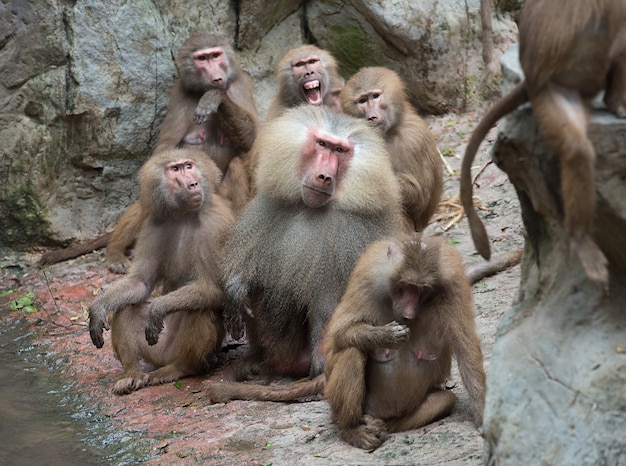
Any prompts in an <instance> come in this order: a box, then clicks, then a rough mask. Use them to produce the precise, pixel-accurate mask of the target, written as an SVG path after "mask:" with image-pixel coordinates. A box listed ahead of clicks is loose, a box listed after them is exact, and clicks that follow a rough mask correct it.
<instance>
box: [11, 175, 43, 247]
mask: <svg viewBox="0 0 626 466" xmlns="http://www.w3.org/2000/svg"><path fill="white" fill-rule="evenodd" d="M50 235H51V231H50V223H49V222H48V220H47V219H46V218H45V216H44V215H43V209H42V206H41V205H40V204H39V201H38V199H37V196H36V195H35V193H34V191H33V187H32V185H31V184H30V183H25V184H24V185H22V186H21V187H20V188H19V189H17V190H14V191H11V192H7V193H5V196H4V198H3V199H2V202H1V203H0V245H5V246H11V247H16V248H20V247H27V246H30V245H32V244H41V243H42V242H49V238H50Z"/></svg>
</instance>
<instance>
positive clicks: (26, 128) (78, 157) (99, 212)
mask: <svg viewBox="0 0 626 466" xmlns="http://www.w3.org/2000/svg"><path fill="white" fill-rule="evenodd" d="M478 5H479V0H468V1H466V2H460V3H459V2H458V1H457V0H440V1H438V2H431V1H430V0H418V1H415V2H396V1H393V2H382V1H377V2H364V1H361V0H354V1H350V2H337V1H328V0H310V1H307V2H304V1H302V0H284V1H279V2H273V3H271V2H270V3H268V2H262V1H259V0H242V1H240V2H199V3H198V2H180V1H162V0H158V1H155V0H137V1H134V2H126V1H123V0H111V1H108V2H101V1H96V0H79V1H74V2H64V3H62V4H60V3H59V2H54V1H51V0H31V1H28V2H26V1H23V0H0V140H1V141H2V146H1V147H0V154H1V155H2V158H1V161H0V177H1V179H2V184H1V187H0V246H13V247H23V248H27V247H32V246H52V245H60V244H64V243H67V242H70V241H75V240H85V239H89V238H93V237H95V236H97V235H98V234H100V233H102V232H104V231H106V230H109V229H111V228H112V226H113V225H114V224H115V222H116V220H117V219H118V218H119V216H120V214H121V213H122V212H123V210H124V209H125V208H126V207H127V206H128V205H129V204H130V203H131V202H132V201H133V200H134V199H135V197H136V195H137V186H136V180H135V174H136V172H137V169H138V167H139V166H140V165H141V163H142V162H143V161H144V160H145V159H146V157H148V156H149V155H150V153H151V151H152V148H153V147H154V145H155V143H156V139H157V137H158V134H159V129H160V125H161V122H162V120H163V117H164V115H165V112H166V110H167V104H168V94H169V88H170V86H171V85H172V83H173V82H174V79H175V78H176V76H177V71H176V67H175V63H174V57H175V56H176V52H177V50H178V47H179V46H180V45H181V43H182V42H183V41H184V40H185V39H186V38H187V37H188V36H189V35H190V34H192V33H193V32H195V31H198V30H200V31H211V32H214V33H218V34H222V35H223V36H225V37H226V38H229V39H230V40H231V41H232V43H233V44H234V45H235V47H236V48H238V51H239V54H240V62H241V64H242V67H243V68H244V69H246V70H247V71H249V72H250V74H251V75H252V77H253V79H254V80H255V84H256V100H257V107H258V109H259V112H260V114H261V115H264V114H265V112H266V110H267V108H268V107H269V104H270V102H271V100H272V98H273V96H274V94H275V93H276V91H277V88H276V82H275V80H274V76H273V70H274V64H275V63H276V61H277V60H278V59H279V58H280V57H281V56H282V55H283V54H284V53H285V52H287V51H288V50H289V49H291V48H293V47H297V46H299V45H301V44H303V43H305V42H317V43H318V45H320V46H322V47H326V48H329V49H330V50H331V51H332V52H333V53H334V54H335V55H336V56H337V58H338V59H339V60H340V61H342V62H344V65H343V67H342V70H343V72H344V73H345V74H346V76H345V77H348V76H349V74H351V73H352V72H354V71H356V69H358V68H360V67H361V66H367V65H385V66H389V67H391V68H394V69H396V70H398V71H399V72H400V73H401V74H402V75H403V76H404V77H405V79H406V80H407V83H408V87H409V89H410V90H411V97H412V100H413V102H414V103H415V104H416V106H418V107H419V108H420V109H422V110H424V111H430V112H442V111H448V110H459V109H462V108H465V107H466V106H467V105H468V103H471V102H472V100H473V97H474V96H476V95H479V94H481V93H482V92H483V91H485V89H493V84H494V81H493V80H492V79H491V78H485V72H484V69H483V66H482V62H481V60H480V55H481V54H480V35H481V28H480V20H479V14H478V8H479V7H478ZM494 30H495V41H496V45H499V46H500V47H502V46H503V45H505V44H506V43H509V42H511V41H512V40H514V38H515V31H516V27H515V24H514V23H513V22H512V21H511V20H507V19H504V20H501V21H500V20H496V21H495V22H494Z"/></svg>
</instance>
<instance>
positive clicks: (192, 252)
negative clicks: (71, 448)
mask: <svg viewBox="0 0 626 466" xmlns="http://www.w3.org/2000/svg"><path fill="white" fill-rule="evenodd" d="M180 161H191V162H192V163H194V164H195V168H194V169H188V170H185V171H183V170H179V174H177V175H170V178H172V177H174V176H176V180H177V181H173V180H170V181H168V180H167V176H166V173H169V171H167V170H166V167H167V166H168V164H171V163H174V162H180ZM220 176H221V174H220V171H219V169H218V168H217V166H216V165H215V163H214V162H212V161H211V160H209V159H208V158H207V157H206V154H204V152H202V151H197V150H190V149H177V150H169V151H162V152H160V153H158V154H155V155H154V156H153V157H151V158H150V159H149V160H148V161H147V162H146V163H145V164H144V166H143V167H142V169H141V172H140V176H139V181H140V185H141V194H140V199H139V202H140V203H141V209H142V211H143V212H147V213H148V215H147V219H146V221H145V222H144V225H143V228H142V230H141V233H140V235H139V238H138V239H137V247H136V251H135V258H134V260H133V263H132V265H131V267H130V270H129V273H128V275H127V276H126V277H124V278H122V279H120V280H118V281H117V282H114V283H113V284H111V285H110V286H109V287H107V289H106V290H105V291H104V293H102V294H100V295H99V296H98V297H97V298H96V299H95V301H94V302H93V303H92V304H91V306H90V308H89V331H90V335H91V339H92V341H93V343H94V345H96V347H98V348H101V347H102V346H103V344H104V339H103V330H104V329H106V328H109V325H110V327H111V340H112V344H113V349H114V351H115V353H116V355H117V357H118V358H119V359H120V361H121V363H122V367H123V369H124V377H123V378H121V379H120V380H119V381H118V382H117V383H116V384H115V387H114V389H113V391H114V392H115V393H116V394H124V393H129V392H130V391H132V390H137V389H139V388H141V387H143V386H146V385H154V384H158V383H165V382H168V381H173V380H176V379H178V378H180V377H183V376H186V375H191V374H197V373H200V372H203V371H204V370H206V368H207V364H208V362H209V360H210V358H211V357H212V355H213V354H215V352H216V351H218V350H219V348H220V347H221V343H222V339H223V336H224V328H223V315H222V312H223V305H224V301H225V295H224V291H223V288H222V284H221V271H220V270H221V269H220V267H219V264H220V262H221V260H222V248H223V243H224V240H225V237H226V235H227V234H228V232H229V230H230V227H231V225H232V223H233V220H234V218H233V214H232V211H231V209H230V208H229V207H228V206H227V204H226V202H225V201H224V200H223V199H222V198H221V197H220V196H219V195H217V194H216V192H215V189H216V186H217V184H218V183H219V180H220ZM200 192H201V195H202V200H201V201H198V195H199V194H200ZM194 196H195V197H194ZM159 285H161V286H162V294H161V295H160V296H159V297H157V298H151V294H152V292H153V290H154V289H155V288H157V287H158V286H159ZM107 319H108V323H107ZM142 359H143V360H145V361H146V362H148V363H150V364H152V365H154V366H156V367H157V369H156V370H154V371H152V372H148V373H145V372H144V371H143V370H142V368H141V365H140V360H142Z"/></svg>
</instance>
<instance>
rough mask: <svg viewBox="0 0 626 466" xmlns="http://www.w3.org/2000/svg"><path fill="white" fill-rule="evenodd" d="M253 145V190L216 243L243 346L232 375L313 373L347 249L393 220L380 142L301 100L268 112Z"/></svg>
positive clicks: (397, 216)
mask: <svg viewBox="0 0 626 466" xmlns="http://www.w3.org/2000/svg"><path fill="white" fill-rule="evenodd" d="M255 146H257V149H258V151H259V154H260V157H259V165H258V168H257V170H256V173H255V176H256V180H255V183H256V186H257V189H258V192H257V194H256V196H255V197H254V198H253V199H252V200H250V202H249V203H248V204H247V206H246V208H245V209H244V210H243V211H242V213H241V214H240V216H239V217H238V219H237V221H236V223H235V226H234V228H233V232H232V234H231V235H230V237H229V240H228V242H227V245H226V250H225V254H224V256H225V261H224V273H225V283H226V292H227V294H228V296H229V298H230V301H231V303H232V309H233V310H234V312H233V313H231V316H232V317H233V318H234V319H235V320H237V319H241V318H242V317H245V323H246V329H247V335H248V339H249V343H250V353H249V354H248V356H247V357H245V358H244V360H243V361H240V365H239V370H238V376H237V378H238V379H242V378H247V377H248V376H249V375H251V374H253V373H256V372H259V371H260V372H262V373H263V374H264V375H273V374H291V375H304V374H307V373H310V374H312V375H317V374H319V373H321V371H322V368H323V363H324V359H323V352H322V347H321V342H322V339H323V332H324V328H325V327H326V324H327V323H328V320H329V319H330V316H331V315H332V313H333V311H334V309H335V307H336V306H337V304H338V303H339V300H340V298H341V295H342V294H343V291H344V289H345V286H346V283H347V281H348V277H349V275H350V272H351V271H352V268H353V267H354V264H355V263H356V261H357V259H358V258H359V256H360V255H361V253H362V252H363V250H364V249H365V248H366V247H367V245H368V244H369V243H371V242H373V241H376V240H378V239H380V238H382V237H384V236H387V235H390V234H393V233H395V232H397V231H399V229H400V228H402V214H401V207H400V192H399V186H398V182H397V180H396V177H395V176H394V174H393V170H392V168H391V163H390V162H389V155H388V154H387V150H386V148H385V143H384V141H383V140H382V138H381V137H380V135H379V134H377V132H375V131H372V130H371V128H369V127H368V126H367V125H366V123H365V122H364V121H361V120H359V119H356V118H352V117H350V116H347V115H344V114H341V113H337V112H334V111H331V110H328V109H326V108H325V107H320V106H313V105H303V106H300V107H297V108H294V109H291V110H289V111H287V112H285V113H284V114H283V115H281V116H280V117H277V118H275V119H273V120H270V121H268V122H267V123H266V124H265V125H264V127H263V131H262V132H260V133H259V136H258V137H257V140H256V142H255Z"/></svg>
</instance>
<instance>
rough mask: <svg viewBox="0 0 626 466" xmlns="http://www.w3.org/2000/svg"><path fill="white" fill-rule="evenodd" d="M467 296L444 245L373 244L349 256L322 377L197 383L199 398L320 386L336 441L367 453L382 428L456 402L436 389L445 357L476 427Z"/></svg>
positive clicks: (479, 406) (479, 410) (266, 396)
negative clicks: (279, 382)
mask: <svg viewBox="0 0 626 466" xmlns="http://www.w3.org/2000/svg"><path fill="white" fill-rule="evenodd" d="M472 302H473V301H472V294H471V289H470V285H469V281H468V278H467V276H466V275H465V272H464V268H463V264H462V262H461V258H460V256H459V254H458V253H457V252H456V251H455V250H454V248H453V247H451V246H447V245H446V244H445V243H444V242H443V241H441V240H440V239H438V238H432V237H431V238H425V239H422V238H421V237H420V236H419V235H418V234H415V235H413V236H411V237H403V238H402V240H400V239H392V240H381V241H378V242H376V243H373V244H372V245H370V246H369V247H368V248H367V249H366V251H365V253H364V254H363V256H361V258H360V259H359V261H358V263H357V265H356V267H355V268H354V271H353V272H352V275H351V276H350V281H349V282H348V286H347V289H346V292H345V293H344V295H343V298H342V299H341V302H340V303H339V306H338V307H337V310H336V311H335V313H334V314H333V317H332V319H331V320H330V322H329V324H328V332H327V337H326V343H325V348H324V350H325V354H326V365H325V370H324V373H325V374H324V375H320V376H318V377H316V378H314V379H307V380H302V381H298V382H295V383H292V384H290V385H287V386H282V387H275V386H267V387H266V386H262V385H251V384H243V383H238V384H237V383H219V382H218V383H215V382H205V388H206V390H207V395H208V397H209V398H210V399H211V400H212V401H213V402H226V401H228V400H231V399H246V400H268V401H288V400H292V399H295V398H299V397H305V396H310V395H314V394H318V393H321V392H322V390H323V393H324V396H325V397H326V399H327V400H328V401H329V403H330V405H331V409H332V413H333V419H334V421H335V422H336V423H337V427H338V429H339V432H340V435H341V436H342V438H344V439H345V440H346V441H347V442H348V443H350V444H352V445H355V446H358V447H360V448H365V449H371V448H376V447H378V446H380V444H382V442H383V441H384V440H385V439H386V438H387V433H388V432H398V431H404V430H410V429H415V428H418V427H420V426H422V425H425V424H428V423H430V422H432V421H434V420H436V419H439V418H441V417H443V416H446V415H447V414H448V413H449V412H450V411H451V410H452V408H453V407H454V404H455V400H456V398H455V396H454V394H453V393H452V392H447V391H444V390H442V389H441V386H442V384H443V383H444V381H445V380H446V378H448V377H449V375H450V367H451V361H452V356H454V357H455V359H456V361H457V364H458V365H459V369H460V373H461V378H462V380H463V383H464V385H465V387H466V389H467V390H468V392H469V395H470V409H471V412H472V416H473V419H474V421H475V423H476V425H477V426H480V425H481V424H482V414H483V405H484V398H485V373H484V369H483V356H482V351H481V348H480V339H479V337H478V334H477V332H476V325H475V322H474V319H475V312H474V307H473V304H472ZM324 379H326V384H325V385H324Z"/></svg>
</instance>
